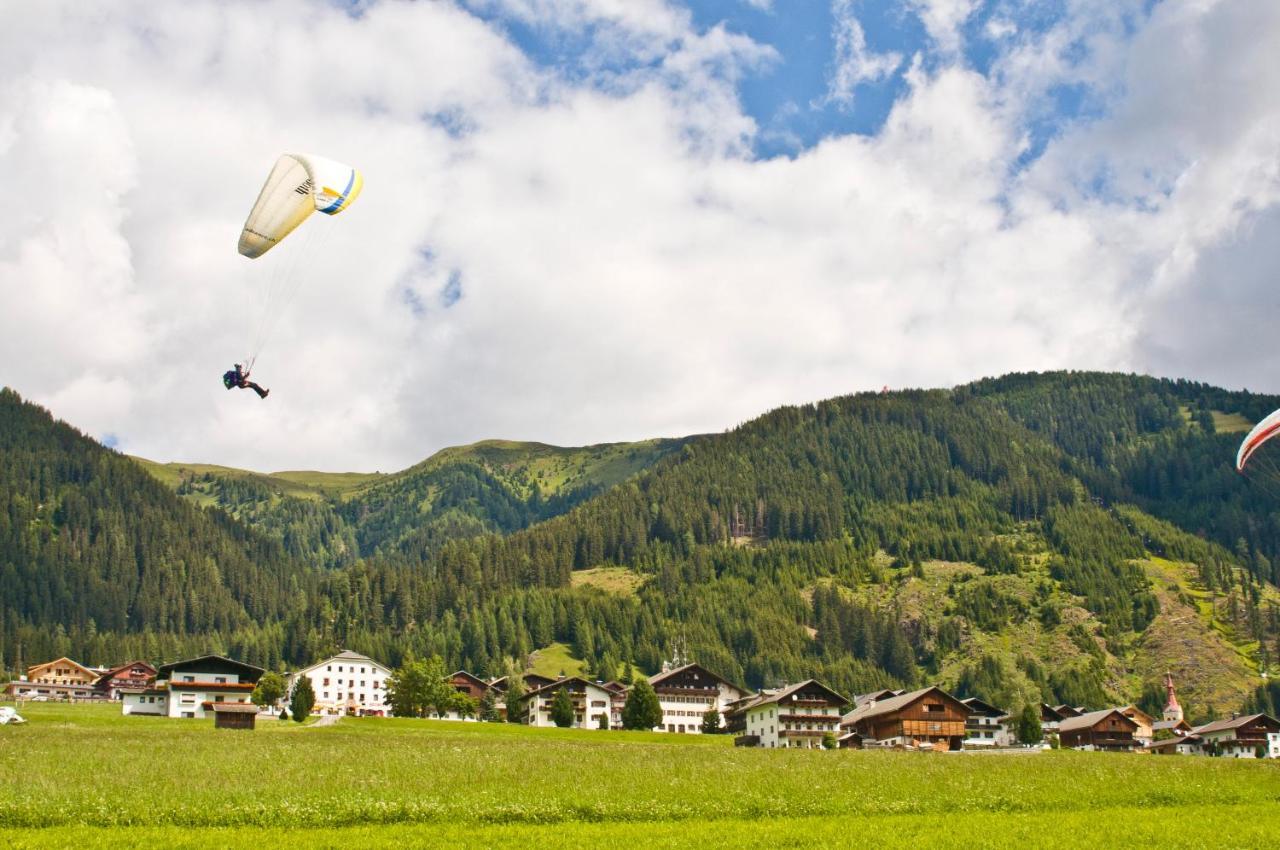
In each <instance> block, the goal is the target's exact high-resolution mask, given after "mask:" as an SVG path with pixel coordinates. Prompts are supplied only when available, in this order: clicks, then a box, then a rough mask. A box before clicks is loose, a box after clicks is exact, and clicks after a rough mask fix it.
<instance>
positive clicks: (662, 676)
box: [649, 664, 751, 694]
mask: <svg viewBox="0 0 1280 850" xmlns="http://www.w3.org/2000/svg"><path fill="white" fill-rule="evenodd" d="M690 670H693V671H696V672H701V673H703V674H705V675H706V677H707V678H708V679H714V680H716V681H717V682H720V683H721V684H724V685H728V686H729V687H731V688H734V689H736V690H737V691H739V692H740V693H744V694H749V693H751V691H750V690H749V689H747V688H744V687H742V686H741V685H739V684H737V683H735V682H730V681H729V680H728V679H726V678H725V677H723V676H720V675H718V674H716V673H713V672H711V671H710V670H708V669H707V668H706V667H703V666H702V665H701V664H685V665H684V666H683V667H673V668H672V669H670V670H664V671H662V672H661V673H659V674H658V675H656V676H654V677H652V678H650V679H649V684H651V685H653V686H654V687H657V686H658V685H659V684H661V683H662V682H663V681H665V680H667V679H671V678H674V677H675V676H678V675H680V674H681V673H685V672H687V671H690Z"/></svg>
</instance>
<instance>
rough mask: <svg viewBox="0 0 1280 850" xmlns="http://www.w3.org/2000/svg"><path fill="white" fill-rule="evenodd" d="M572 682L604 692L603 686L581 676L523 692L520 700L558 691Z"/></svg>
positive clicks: (559, 680) (566, 678)
mask: <svg viewBox="0 0 1280 850" xmlns="http://www.w3.org/2000/svg"><path fill="white" fill-rule="evenodd" d="M573 682H580V683H582V684H583V685H588V686H590V687H593V688H599V689H600V690H602V691H603V690H604V685H601V684H600V683H599V682H592V681H589V680H587V679H584V678H582V677H581V676H565V677H564V678H563V679H556V680H555V681H554V682H552V683H551V684H549V685H543V686H542V687H540V688H534V689H533V690H531V691H525V694H524V696H523V697H521V699H528V698H529V697H531V696H534V695H536V694H540V693H542V692H543V691H558V690H560V689H561V688H562V687H564V686H566V685H569V684H571V683H573ZM606 693H607V692H606Z"/></svg>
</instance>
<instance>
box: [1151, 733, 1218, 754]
mask: <svg viewBox="0 0 1280 850" xmlns="http://www.w3.org/2000/svg"><path fill="white" fill-rule="evenodd" d="M1147 751H1148V752H1149V753H1151V754H1152V755H1157V756H1173V755H1181V756H1202V755H1204V754H1205V752H1204V739H1203V738H1201V737H1200V736H1199V735H1181V736H1179V737H1177V738H1165V739H1164V740H1160V741H1156V742H1154V743H1153V744H1151V745H1150V746H1148V747H1147Z"/></svg>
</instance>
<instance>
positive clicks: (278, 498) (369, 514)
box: [138, 440, 685, 566]
mask: <svg viewBox="0 0 1280 850" xmlns="http://www.w3.org/2000/svg"><path fill="white" fill-rule="evenodd" d="M684 442H685V441H683V440H647V441H644V442H639V443H610V444H604V445H597V446H584V447H581V448H562V447H559V446H548V445H545V444H542V443H518V442H510V441H499V440H486V441H484V442H481V443H475V444H473V445H470V446H461V447H456V448H448V449H444V450H442V451H440V452H437V453H436V454H434V455H432V456H431V457H430V458H428V459H427V460H425V461H423V462H422V463H420V464H417V465H415V466H412V467H410V468H409V469H406V470H403V471H402V472H397V473H393V474H389V475H384V474H381V473H371V474H360V473H322V472H277V473H272V474H267V475H264V474H260V473H254V472H248V471H245V470H239V469H230V468H227V467H220V466H209V465H201V464H180V463H170V464H156V463H152V462H151V461H147V460H143V459H141V458H138V460H139V462H140V463H142V464H143V466H144V467H145V468H146V469H147V470H148V471H149V472H151V473H152V474H153V475H154V476H155V477H156V478H157V479H159V480H161V481H163V482H165V483H166V484H169V485H170V486H171V487H173V488H174V490H175V492H177V493H178V495H180V496H183V497H185V498H186V499H188V500H189V501H193V502H194V503H196V504H199V505H202V506H207V505H214V506H217V507H219V508H222V509H223V510H225V511H226V512H227V513H229V514H231V515H232V516H234V517H235V518H236V519H239V520H241V521H242V522H244V523H245V524H247V525H249V526H251V527H253V528H255V529H256V530H258V531H260V532H262V533H264V534H266V535H268V536H270V537H274V538H276V539H277V540H279V541H280V542H281V544H282V545H283V546H284V548H285V550H286V551H287V552H289V553H290V554H291V555H294V556H296V557H298V558H302V559H304V560H306V561H308V562H309V563H312V564H318V565H322V566H343V565H346V564H350V563H351V562H352V561H354V560H355V559H357V558H359V557H362V556H371V555H377V554H388V553H396V554H401V555H406V556H408V557H412V558H417V559H425V558H428V557H430V556H431V555H432V554H434V553H435V552H436V551H437V550H438V549H439V548H440V546H441V545H442V544H443V543H444V542H445V541H447V540H452V539H459V538H467V537H475V536H479V535H483V534H489V533H497V534H506V533H510V532H512V531H516V530H519V529H522V528H525V527H527V526H529V525H532V524H533V523H535V522H539V521H541V520H544V519H547V518H549V517H553V516H558V515H560V514H562V513H564V512H565V511H567V510H569V509H570V508H571V507H573V506H574V505H576V504H579V503H580V502H584V501H586V500H587V499H589V498H591V497H592V496H595V495H597V494H599V493H601V492H603V491H604V490H606V489H608V488H609V487H612V486H613V485H615V484H618V483H619V482H621V481H623V480H625V479H626V478H628V477H630V476H631V475H634V474H635V473H637V472H639V471H641V470H643V469H646V468H648V467H649V466H652V465H653V464H654V463H655V462H656V461H657V460H659V459H660V458H662V457H665V456H666V455H668V454H670V453H671V452H673V451H675V450H677V449H678V448H679V447H680V446H681V445H683V444H684Z"/></svg>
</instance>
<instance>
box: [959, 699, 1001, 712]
mask: <svg viewBox="0 0 1280 850" xmlns="http://www.w3.org/2000/svg"><path fill="white" fill-rule="evenodd" d="M960 701H961V702H962V703H964V704H965V705H967V706H969V710H970V711H971V712H973V713H974V714H986V715H988V716H991V717H1008V716H1009V712H1007V711H1005V710H1004V709H1003V708H996V707H995V706H994V705H992V704H991V703H989V702H983V701H982V700H980V699H978V698H977V697H969V698H968V699H962V700H960Z"/></svg>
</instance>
